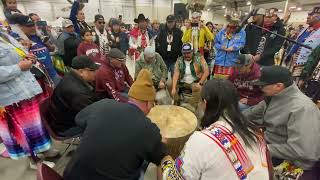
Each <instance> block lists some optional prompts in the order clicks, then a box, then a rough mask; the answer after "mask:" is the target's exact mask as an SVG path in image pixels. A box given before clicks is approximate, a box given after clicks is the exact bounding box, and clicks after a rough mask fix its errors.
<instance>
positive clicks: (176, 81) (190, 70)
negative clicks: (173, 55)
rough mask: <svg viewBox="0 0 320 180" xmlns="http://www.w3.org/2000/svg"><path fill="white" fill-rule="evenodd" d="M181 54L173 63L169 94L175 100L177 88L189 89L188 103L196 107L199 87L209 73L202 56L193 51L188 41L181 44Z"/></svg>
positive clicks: (176, 98)
mask: <svg viewBox="0 0 320 180" xmlns="http://www.w3.org/2000/svg"><path fill="white" fill-rule="evenodd" d="M182 55H183V56H181V57H179V58H178V60H177V62H176V65H175V70H174V74H173V79H172V91H171V95H172V97H173V98H174V99H175V100H176V101H177V100H178V99H179V98H178V96H177V92H179V89H181V90H191V91H192V96H191V99H190V101H189V102H188V103H189V104H190V105H191V106H192V107H193V108H195V109H196V108H197V105H198V102H199V98H200V90H201V87H202V86H203V84H204V82H205V81H206V80H207V77H208V75H209V68H208V65H207V63H206V60H205V59H204V57H203V56H201V55H200V54H199V53H193V47H192V45H191V44H190V43H186V44H183V45H182Z"/></svg>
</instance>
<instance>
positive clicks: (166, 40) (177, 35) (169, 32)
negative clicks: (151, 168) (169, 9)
mask: <svg viewBox="0 0 320 180" xmlns="http://www.w3.org/2000/svg"><path fill="white" fill-rule="evenodd" d="M181 38H182V31H181V30H180V29H178V28H177V27H176V18H175V17H174V16H173V15H169V16H167V22H166V26H165V28H164V29H161V30H160V34H159V37H158V42H159V47H158V48H157V49H156V51H157V52H158V53H159V54H160V55H161V56H162V58H163V60H164V62H165V63H166V65H167V68H168V71H170V72H171V75H172V76H173V73H174V64H175V62H176V61H177V59H178V57H179V56H181V48H182V41H181Z"/></svg>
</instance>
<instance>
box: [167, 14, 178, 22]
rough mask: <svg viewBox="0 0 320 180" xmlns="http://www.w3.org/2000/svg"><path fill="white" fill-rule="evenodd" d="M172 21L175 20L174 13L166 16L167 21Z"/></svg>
mask: <svg viewBox="0 0 320 180" xmlns="http://www.w3.org/2000/svg"><path fill="white" fill-rule="evenodd" d="M173 21H176V18H175V17H174V15H169V16H167V22H173Z"/></svg>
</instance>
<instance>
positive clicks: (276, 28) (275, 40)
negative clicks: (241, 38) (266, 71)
mask: <svg viewBox="0 0 320 180" xmlns="http://www.w3.org/2000/svg"><path fill="white" fill-rule="evenodd" d="M245 31H246V44H245V46H244V49H243V50H242V53H248V54H252V55H256V53H257V49H258V47H259V43H260V41H261V40H262V38H265V40H266V41H265V46H264V50H263V53H262V54H261V59H260V61H258V64H260V65H263V66H271V65H274V54H275V53H276V52H278V51H279V50H280V48H281V46H282V44H283V42H284V39H283V38H281V37H279V36H276V35H273V34H271V33H268V32H263V31H262V30H261V29H259V28H257V27H254V26H252V25H250V24H249V25H248V26H247V27H246V29H245ZM271 31H273V32H275V33H278V34H280V35H283V36H284V35H285V29H284V25H283V23H282V22H281V21H280V20H279V21H277V22H276V23H275V24H274V25H273V27H272V28H271Z"/></svg>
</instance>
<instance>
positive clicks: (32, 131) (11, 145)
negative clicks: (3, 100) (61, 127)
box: [0, 94, 52, 159]
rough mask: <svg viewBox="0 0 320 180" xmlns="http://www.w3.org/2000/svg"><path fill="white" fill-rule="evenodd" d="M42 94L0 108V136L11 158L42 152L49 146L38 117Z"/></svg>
mask: <svg viewBox="0 0 320 180" xmlns="http://www.w3.org/2000/svg"><path fill="white" fill-rule="evenodd" d="M43 96H44V95H43V94H40V95H37V96H35V97H34V98H32V99H29V100H23V101H20V102H19V103H15V104H13V105H9V106H6V107H4V108H0V137H1V139H2V140H3V144H4V145H5V146H6V149H7V151H8V153H9V155H10V157H11V158H12V159H18V158H20V157H25V156H30V155H34V154H36V153H41V152H44V151H47V150H48V149H49V148H50V146H51V143H52V142H51V139H50V136H49V135H48V134H47V132H46V130H45V129H44V127H43V126H42V123H41V118H40V111H39V103H40V102H41V100H42V99H44V97H43Z"/></svg>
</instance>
